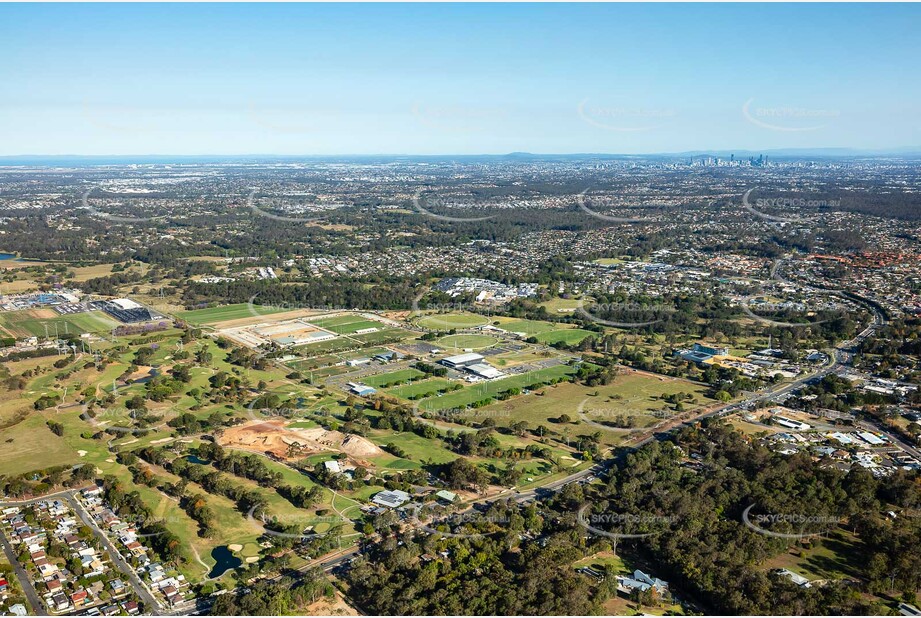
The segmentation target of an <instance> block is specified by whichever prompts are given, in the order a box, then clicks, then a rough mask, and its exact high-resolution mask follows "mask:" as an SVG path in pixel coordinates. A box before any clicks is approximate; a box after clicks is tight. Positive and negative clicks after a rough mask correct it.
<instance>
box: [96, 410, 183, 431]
mask: <svg viewBox="0 0 921 618" xmlns="http://www.w3.org/2000/svg"><path fill="white" fill-rule="evenodd" d="M183 411H184V410H183V409H181V408H180V407H178V406H176V405H173V406H170V407H169V408H167V409H166V410H157V411H148V410H145V409H135V408H127V407H124V406H110V407H107V408H104V409H102V410H100V411H99V412H94V411H91V410H87V411H85V412H82V413H81V414H80V418H81V419H83V420H84V421H85V422H87V423H89V424H90V425H91V426H92V427H93V428H94V429H97V430H98V431H104V432H106V433H110V434H122V435H135V434H137V433H138V432H148V433H149V432H152V431H157V430H159V429H163V428H164V427H166V421H164V422H162V423H160V424H158V425H154V426H150V427H145V426H139V427H131V426H127V425H123V424H120V423H131V422H133V421H135V420H138V419H143V417H145V416H147V415H153V416H158V417H164V416H167V415H171V413H181V412H183ZM116 423H119V424H116Z"/></svg>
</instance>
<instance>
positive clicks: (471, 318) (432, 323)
mask: <svg viewBox="0 0 921 618" xmlns="http://www.w3.org/2000/svg"><path fill="white" fill-rule="evenodd" d="M487 322H488V320H487V319H486V318H485V317H484V316H482V315H477V314H475V313H435V314H431V315H426V316H422V317H421V318H419V319H418V320H416V323H417V324H419V326H421V327H422V328H428V329H431V330H451V329H452V328H470V327H472V326H482V325H484V324H486V323H487Z"/></svg>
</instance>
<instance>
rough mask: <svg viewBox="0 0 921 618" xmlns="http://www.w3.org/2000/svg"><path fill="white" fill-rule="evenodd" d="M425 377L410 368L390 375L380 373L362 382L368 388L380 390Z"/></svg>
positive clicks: (363, 379) (392, 372)
mask: <svg viewBox="0 0 921 618" xmlns="http://www.w3.org/2000/svg"><path fill="white" fill-rule="evenodd" d="M424 375H425V374H424V373H422V372H421V371H419V370H418V369H413V368H412V367H410V368H408V369H400V370H399V371H391V372H389V373H380V374H378V375H375V376H368V377H366V378H362V382H364V383H365V384H367V385H368V386H373V387H374V388H379V387H386V386H387V385H395V384H398V383H403V382H408V381H409V380H411V379H413V378H421V377H422V376H424Z"/></svg>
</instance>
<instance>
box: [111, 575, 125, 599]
mask: <svg viewBox="0 0 921 618" xmlns="http://www.w3.org/2000/svg"><path fill="white" fill-rule="evenodd" d="M109 588H111V589H112V594H113V595H115V596H118V595H120V594H122V593H123V592H124V591H125V582H123V581H122V580H120V579H113V580H112V581H110V582H109Z"/></svg>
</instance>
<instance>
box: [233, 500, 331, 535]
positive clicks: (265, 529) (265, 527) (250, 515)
mask: <svg viewBox="0 0 921 618" xmlns="http://www.w3.org/2000/svg"><path fill="white" fill-rule="evenodd" d="M256 508H257V507H255V506H254V507H253V508H251V509H250V510H249V512H247V514H246V519H247V520H249V522H250V523H253V524H256V525H261V527H262V534H264V535H266V536H274V537H278V538H283V539H294V540H295V541H301V542H304V541H311V540H313V539H320V538H323V537H326V536H330V535H331V534H333V533H334V532H335V531H336V530H337V528H338V526H342V525H343V524H346V523H348V521H349V520H348V519H346V518H344V517H315V518H313V519H312V520H311V522H312V525H311V526H310V528H311V530H309V531H308V530H307V528H305V529H304V530H302V531H301V532H285V531H284V530H276V529H274V528H272V527H271V525H272V524H274V525H277V526H279V527H280V526H283V525H284V524H282V523H280V522H270V521H268V520H267V519H266V516H265V513H259V515H258V517H257V516H256ZM322 524H328V525H329V529H328V530H327V531H326V532H314V530H313V529H312V528H315V527H316V526H318V525H322Z"/></svg>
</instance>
